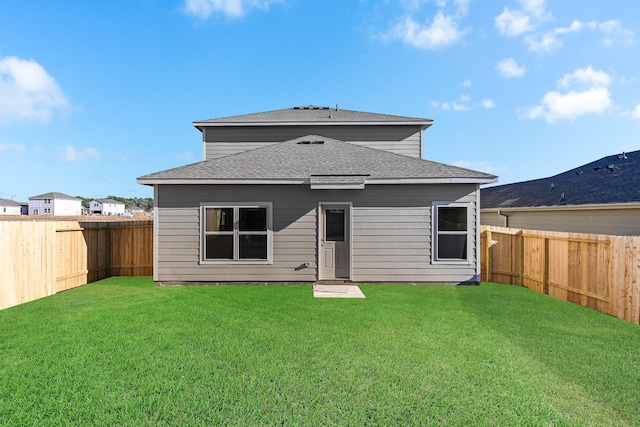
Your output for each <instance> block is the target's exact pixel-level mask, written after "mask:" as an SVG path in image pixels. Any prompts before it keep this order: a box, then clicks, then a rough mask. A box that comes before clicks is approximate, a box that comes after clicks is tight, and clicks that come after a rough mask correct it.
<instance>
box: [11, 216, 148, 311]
mask: <svg viewBox="0 0 640 427" xmlns="http://www.w3.org/2000/svg"><path fill="white" fill-rule="evenodd" d="M152 265H153V221H152V220H137V221H131V220H129V221H99V222H89V221H23V220H21V221H0V309H3V308H7V307H12V306H14V305H18V304H22V303H25V302H28V301H32V300H35V299H38V298H42V297H46V296H48V295H53V294H55V293H57V292H60V291H64V290H66V289H71V288H75V287H77V286H81V285H85V284H87V283H91V282H95V281H96V280H100V279H104V278H106V277H110V276H150V275H152V274H153V272H152Z"/></svg>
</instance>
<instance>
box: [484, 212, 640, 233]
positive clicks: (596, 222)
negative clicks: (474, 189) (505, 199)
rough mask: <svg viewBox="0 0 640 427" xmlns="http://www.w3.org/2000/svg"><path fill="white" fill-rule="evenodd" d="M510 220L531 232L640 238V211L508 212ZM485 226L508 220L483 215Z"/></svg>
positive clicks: (490, 214)
mask: <svg viewBox="0 0 640 427" xmlns="http://www.w3.org/2000/svg"><path fill="white" fill-rule="evenodd" d="M503 213H504V214H506V215H508V216H509V220H508V221H509V222H508V224H509V227H513V228H523V229H528V230H543V231H563V232H567V233H588V234H609V235H616V236H639V235H640V208H638V209H580V210H578V209H576V210H560V209H558V210H544V211H540V210H530V211H504V212H503ZM480 219H481V223H482V224H483V225H497V226H501V227H505V226H506V225H507V224H506V222H505V220H506V218H505V217H499V216H498V214H497V213H494V212H487V213H484V212H483V213H482V214H481V217H480Z"/></svg>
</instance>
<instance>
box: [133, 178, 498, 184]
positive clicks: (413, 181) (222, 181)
mask: <svg viewBox="0 0 640 427" xmlns="http://www.w3.org/2000/svg"><path fill="white" fill-rule="evenodd" d="M496 181H497V178H474V177H470V178H465V177H458V178H456V177H449V178H447V177H427V178H367V179H365V181H364V184H365V185H366V184H372V185H376V184H378V185H382V184H489V183H492V182H496ZM137 182H138V184H142V185H156V184H158V185H162V184H164V185H221V184H233V185H238V184H239V185H242V184H244V185H249V184H259V185H281V184H285V185H288V184H298V185H300V184H307V185H308V184H311V180H310V178H290V179H284V178H273V179H269V178H265V179H255V178H253V179H239V178H235V179H234V178H229V179H220V178H213V179H212V178H152V177H149V178H145V177H140V178H138V180H137Z"/></svg>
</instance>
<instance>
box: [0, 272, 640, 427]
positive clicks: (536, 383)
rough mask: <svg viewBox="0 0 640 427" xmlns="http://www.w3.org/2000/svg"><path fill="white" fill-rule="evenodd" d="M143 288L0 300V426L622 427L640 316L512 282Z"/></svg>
mask: <svg viewBox="0 0 640 427" xmlns="http://www.w3.org/2000/svg"><path fill="white" fill-rule="evenodd" d="M362 289H363V291H364V293H365V295H366V296H367V299H365V300H341V299H313V298H312V289H311V287H310V286H212V287H195V286H194V287H156V286H154V285H153V283H152V281H151V279H149V278H124V277H121V278H111V279H107V280H103V281H100V282H96V283H93V284H90V285H87V286H84V287H81V288H77V289H74V290H71V291H67V292H63V293H61V294H58V295H55V296H52V297H49V298H45V299H41V300H38V301H34V302H31V303H28V304H24V305H22V306H18V307H13V308H10V309H6V310H3V311H0V354H1V357H0V424H2V425H23V424H24V425H50V424H54V425H63V424H64V425H67V424H75V425H212V424H242V425H276V424H277V425H292V424H302V425H323V426H324V425H407V424H409V425H428V424H447V425H496V424H498V425H620V426H623V425H625V426H626V425H637V423H638V408H639V407H640V369H638V367H639V366H640V351H639V349H640V328H638V326H635V325H632V324H629V323H625V322H623V321H621V320H618V319H615V318H613V317H609V316H606V315H603V314H600V313H597V312H594V311H590V310H587V309H585V308H582V307H578V306H575V305H571V304H569V303H565V302H562V301H558V300H554V299H552V298H550V297H546V296H544V295H540V294H536V293H534V292H532V291H529V290H527V289H524V288H519V287H515V286H506V285H495V284H482V285H481V286H479V287H424V286H395V285H394V286H382V285H369V286H363V287H362Z"/></svg>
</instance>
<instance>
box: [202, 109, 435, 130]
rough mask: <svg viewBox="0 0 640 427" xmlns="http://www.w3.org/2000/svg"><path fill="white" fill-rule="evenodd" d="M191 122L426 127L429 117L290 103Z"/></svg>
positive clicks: (250, 124)
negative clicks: (252, 111)
mask: <svg viewBox="0 0 640 427" xmlns="http://www.w3.org/2000/svg"><path fill="white" fill-rule="evenodd" d="M193 124H194V126H196V127H198V128H200V127H204V126H239V125H242V126H274V125H281V126H282V125H284V126H287V125H313V124H322V125H324V126H326V125H349V124H358V125H362V124H371V125H385V124H393V125H402V124H405V125H420V126H422V129H423V130H424V129H426V128H428V127H429V126H431V125H432V124H433V120H430V119H422V118H416V117H403V116H394V115H389V114H376V113H366V112H362V111H352V110H342V109H336V108H330V107H316V106H314V105H309V106H306V107H293V108H287V109H283V110H275V111H266V112H263V113H253V114H244V115H240V116H231V117H222V118H217V119H209V120H199V121H196V122H193Z"/></svg>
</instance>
